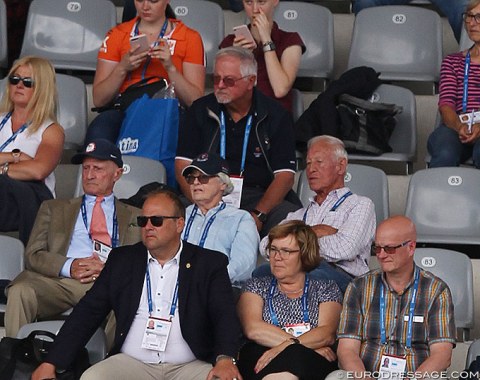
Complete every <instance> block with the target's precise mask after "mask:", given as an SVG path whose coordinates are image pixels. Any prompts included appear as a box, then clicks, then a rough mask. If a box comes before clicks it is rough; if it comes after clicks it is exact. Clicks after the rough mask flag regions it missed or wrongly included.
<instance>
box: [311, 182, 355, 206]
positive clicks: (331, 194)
mask: <svg viewBox="0 0 480 380" xmlns="http://www.w3.org/2000/svg"><path fill="white" fill-rule="evenodd" d="M349 191H351V190H350V189H349V188H348V187H346V186H344V187H340V188H339V189H333V190H332V191H330V192H329V193H328V194H327V197H326V198H325V201H326V200H327V199H331V198H332V197H333V198H334V199H335V200H338V199H340V198H341V197H342V196H343V195H344V194H346V193H348V192H349ZM352 195H353V191H352ZM315 197H316V195H312V196H311V197H309V198H308V200H309V201H310V203H315V204H317V205H318V203H317V202H316V201H315ZM325 201H324V202H325Z"/></svg>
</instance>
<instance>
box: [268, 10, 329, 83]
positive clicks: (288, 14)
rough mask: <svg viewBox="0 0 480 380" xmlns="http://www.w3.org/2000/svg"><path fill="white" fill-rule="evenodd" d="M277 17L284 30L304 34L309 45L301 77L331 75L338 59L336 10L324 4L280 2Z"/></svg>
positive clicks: (303, 57) (300, 69) (302, 61)
mask: <svg viewBox="0 0 480 380" xmlns="http://www.w3.org/2000/svg"><path fill="white" fill-rule="evenodd" d="M274 20H275V21H276V22H277V24H278V26H279V28H280V29H283V30H286V31H288V32H297V33H298V34H300V37H302V40H303V43H304V44H305V46H306V47H307V50H306V51H305V53H304V54H303V55H302V60H301V61H300V67H299V69H298V73H297V76H298V77H312V78H331V77H332V75H333V60H334V43H333V41H334V39H333V15H332V12H330V10H329V9H328V8H325V7H323V6H321V5H316V4H309V3H304V2H300V1H280V2H279V3H278V5H277V8H276V9H275V14H274Z"/></svg>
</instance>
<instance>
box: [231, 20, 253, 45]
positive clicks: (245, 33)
mask: <svg viewBox="0 0 480 380" xmlns="http://www.w3.org/2000/svg"><path fill="white" fill-rule="evenodd" d="M233 32H234V33H235V37H243V38H244V39H245V41H248V42H253V43H254V44H255V47H257V43H256V42H255V39H254V38H253V36H252V33H250V29H248V26H247V25H245V24H243V25H238V26H234V27H233Z"/></svg>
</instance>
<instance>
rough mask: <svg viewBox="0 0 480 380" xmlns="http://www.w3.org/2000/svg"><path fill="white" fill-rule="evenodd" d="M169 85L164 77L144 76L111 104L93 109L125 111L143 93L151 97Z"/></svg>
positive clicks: (96, 110) (97, 110)
mask: <svg viewBox="0 0 480 380" xmlns="http://www.w3.org/2000/svg"><path fill="white" fill-rule="evenodd" d="M152 81H153V82H152ZM167 85H168V83H167V81H166V80H165V78H162V77H148V78H144V79H142V80H140V81H138V82H137V83H134V84H132V85H130V86H128V87H127V88H126V89H125V91H123V92H122V93H121V94H120V95H118V96H117V97H116V98H115V99H114V100H113V101H112V102H111V103H110V104H108V105H106V106H103V107H94V108H92V111H94V112H102V111H106V110H110V109H118V110H122V111H125V110H126V109H127V108H128V106H129V105H130V104H132V103H133V102H134V101H135V100H137V99H138V98H141V97H142V96H143V94H147V95H148V97H149V98H151V97H153V96H154V95H155V94H156V93H157V92H158V91H160V90H163V89H164V88H166V87H167Z"/></svg>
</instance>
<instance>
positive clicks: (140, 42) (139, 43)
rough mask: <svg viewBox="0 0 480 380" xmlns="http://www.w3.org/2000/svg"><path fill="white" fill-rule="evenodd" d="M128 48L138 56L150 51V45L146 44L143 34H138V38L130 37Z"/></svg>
mask: <svg viewBox="0 0 480 380" xmlns="http://www.w3.org/2000/svg"><path fill="white" fill-rule="evenodd" d="M130 46H131V47H132V48H133V49H135V48H137V50H135V54H140V53H143V52H145V51H148V50H150V44H149V43H148V40H147V36H146V35H145V34H139V35H138V36H133V37H130Z"/></svg>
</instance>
